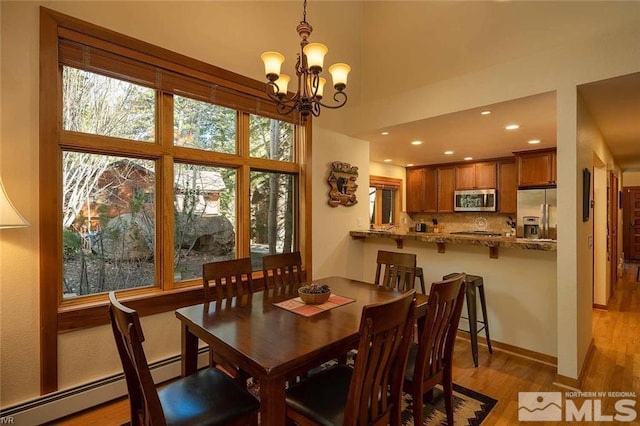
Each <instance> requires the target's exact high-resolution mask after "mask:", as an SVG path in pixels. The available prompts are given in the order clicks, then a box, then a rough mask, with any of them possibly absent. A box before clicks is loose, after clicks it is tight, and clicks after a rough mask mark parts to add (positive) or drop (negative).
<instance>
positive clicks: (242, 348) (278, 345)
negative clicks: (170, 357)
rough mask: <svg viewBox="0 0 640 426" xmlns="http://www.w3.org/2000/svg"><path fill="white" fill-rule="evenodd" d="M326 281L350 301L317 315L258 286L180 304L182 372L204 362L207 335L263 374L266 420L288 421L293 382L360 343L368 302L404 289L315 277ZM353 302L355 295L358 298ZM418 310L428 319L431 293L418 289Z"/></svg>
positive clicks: (230, 356) (220, 350) (277, 424)
mask: <svg viewBox="0 0 640 426" xmlns="http://www.w3.org/2000/svg"><path fill="white" fill-rule="evenodd" d="M313 283H317V284H319V285H322V284H326V285H328V286H329V287H330V288H331V292H332V294H334V295H337V296H340V298H341V299H342V300H343V303H344V299H349V300H348V301H347V303H345V304H342V305H340V306H337V307H334V308H332V309H328V310H324V311H322V312H319V313H317V314H314V315H311V316H304V315H301V314H299V313H295V312H292V311H290V310H287V309H284V308H282V307H280V306H276V305H275V303H278V302H283V301H286V300H289V299H292V298H295V297H297V293H296V294H279V295H277V296H275V295H273V294H272V293H271V292H270V291H268V290H265V291H260V292H254V293H251V294H248V295H243V296H241V297H238V298H232V299H228V300H226V301H223V302H209V303H202V304H198V305H193V306H187V307H184V308H179V309H177V310H176V317H177V318H178V319H179V320H180V322H181V326H182V334H181V336H182V375H183V376H187V375H189V374H193V373H195V372H196V370H197V368H198V365H197V364H198V352H199V350H198V346H199V340H202V341H203V342H205V343H207V344H208V345H209V347H210V348H212V349H213V350H214V351H215V352H216V353H217V354H219V355H220V356H221V357H222V358H224V359H225V360H227V361H229V362H231V363H232V364H233V365H235V366H236V367H238V368H240V369H242V370H243V371H244V372H246V373H247V374H248V375H249V376H251V377H253V378H254V380H257V382H258V383H259V387H260V393H259V396H260V423H261V425H267V426H269V425H274V426H281V425H284V424H285V423H286V422H285V417H286V403H285V387H286V381H287V380H288V379H289V378H291V377H295V375H303V374H305V373H306V372H308V371H309V370H312V369H313V368H315V367H318V366H320V365H322V364H323V363H325V362H327V361H329V360H331V359H336V358H339V357H341V356H344V355H345V354H346V353H347V352H349V351H350V350H352V349H355V348H357V345H358V340H359V327H360V318H361V315H362V308H363V307H364V306H366V305H370V304H375V303H382V302H387V301H389V300H391V299H393V298H395V297H397V296H399V295H400V294H401V293H400V292H399V291H397V290H389V289H384V288H381V287H379V286H376V285H374V284H371V283H366V282H362V281H357V280H353V279H349V278H343V277H327V278H322V279H317V280H313ZM350 300H352V301H350ZM416 304H417V307H416V316H417V317H423V316H424V315H425V313H426V309H427V296H426V295H424V294H421V293H416Z"/></svg>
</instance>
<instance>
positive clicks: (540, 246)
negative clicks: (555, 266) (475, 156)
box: [350, 230, 557, 259]
mask: <svg viewBox="0 0 640 426" xmlns="http://www.w3.org/2000/svg"><path fill="white" fill-rule="evenodd" d="M350 235H351V238H353V239H354V240H357V239H364V238H386V239H391V240H393V241H395V243H396V246H397V248H399V249H401V248H402V247H403V245H404V242H405V241H418V242H421V243H434V244H436V246H437V248H438V253H445V250H446V245H447V244H471V245H479V246H484V247H488V248H489V257H490V258H493V259H497V258H498V249H499V248H500V247H504V248H517V249H523V250H543V251H556V250H557V244H556V241H555V240H549V239H539V238H538V239H531V238H515V237H505V236H502V235H496V234H482V233H473V232H469V233H448V234H445V233H421V232H390V231H376V230H366V231H351V232H350Z"/></svg>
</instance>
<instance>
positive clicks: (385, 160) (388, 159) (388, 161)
mask: <svg viewBox="0 0 640 426" xmlns="http://www.w3.org/2000/svg"><path fill="white" fill-rule="evenodd" d="M391 161H392V160H391V158H385V159H384V162H385V163H390V162H391Z"/></svg>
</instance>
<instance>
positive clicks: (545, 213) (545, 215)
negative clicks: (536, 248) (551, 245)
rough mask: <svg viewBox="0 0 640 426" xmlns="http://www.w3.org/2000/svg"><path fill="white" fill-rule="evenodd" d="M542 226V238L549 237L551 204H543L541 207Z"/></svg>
mask: <svg viewBox="0 0 640 426" xmlns="http://www.w3.org/2000/svg"><path fill="white" fill-rule="evenodd" d="M541 210H542V211H541V215H540V216H541V217H540V228H541V229H542V232H541V235H540V237H541V238H549V204H546V203H545V204H543V205H542V208H541Z"/></svg>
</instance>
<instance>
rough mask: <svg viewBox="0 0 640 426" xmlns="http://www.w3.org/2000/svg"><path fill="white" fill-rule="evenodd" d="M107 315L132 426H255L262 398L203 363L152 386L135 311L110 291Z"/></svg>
mask: <svg viewBox="0 0 640 426" xmlns="http://www.w3.org/2000/svg"><path fill="white" fill-rule="evenodd" d="M109 316H110V318H111V327H112V329H113V336H114V337H115V340H116V346H117V348H118V354H119V355H120V360H121V361H122V368H123V370H124V376H125V380H126V382H127V390H128V392H129V402H130V410H131V425H134V426H137V425H154V426H156V425H160V426H163V425H195V424H198V425H238V426H239V425H257V424H258V411H259V410H260V403H259V402H258V400H257V399H256V398H254V397H253V396H252V395H251V394H250V393H249V392H247V391H246V390H245V389H243V388H242V387H241V386H240V385H238V384H237V383H236V382H235V381H234V380H233V379H232V378H231V377H229V376H228V375H226V374H224V373H223V372H222V371H220V370H218V369H216V368H206V369H204V370H200V371H198V372H197V373H195V374H193V375H190V376H187V377H183V378H180V379H178V380H175V381H173V382H171V383H169V384H168V385H166V386H163V387H162V388H160V390H157V389H156V386H155V384H154V382H153V378H152V377H151V370H150V369H149V365H148V363H147V358H146V356H145V353H144V348H143V346H142V342H144V335H143V333H142V326H141V325H140V318H139V316H138V312H137V311H135V310H133V309H130V308H128V307H126V306H124V305H123V304H121V303H120V302H119V301H118V300H117V298H116V295H115V292H113V291H112V292H110V293H109Z"/></svg>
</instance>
